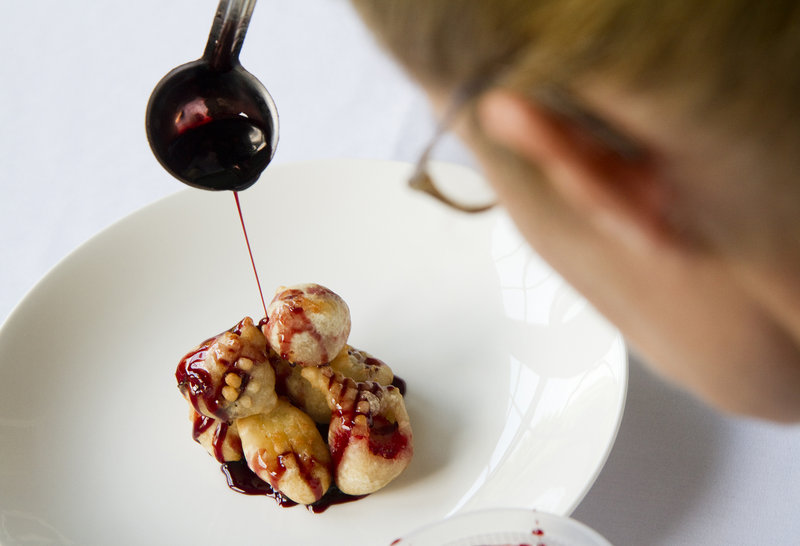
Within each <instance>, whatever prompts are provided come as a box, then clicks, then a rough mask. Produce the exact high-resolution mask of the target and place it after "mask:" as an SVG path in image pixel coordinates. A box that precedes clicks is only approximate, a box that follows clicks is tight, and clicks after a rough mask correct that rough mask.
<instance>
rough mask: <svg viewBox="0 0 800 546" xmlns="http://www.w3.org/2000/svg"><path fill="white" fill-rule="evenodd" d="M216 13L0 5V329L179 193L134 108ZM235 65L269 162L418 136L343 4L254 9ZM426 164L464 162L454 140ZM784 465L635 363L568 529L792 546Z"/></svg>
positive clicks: (424, 130)
mask: <svg viewBox="0 0 800 546" xmlns="http://www.w3.org/2000/svg"><path fill="white" fill-rule="evenodd" d="M215 7H216V0H166V1H163V0H138V1H136V2H122V1H119V0H109V1H106V2H99V1H95V2H90V1H88V0H77V1H73V2H56V1H55V0H43V1H40V2H12V1H10V0H9V1H7V2H4V4H3V8H4V9H3V10H2V11H3V17H2V21H3V30H2V32H1V33H0V50H2V51H3V56H2V58H0V286H2V290H0V320H5V318H6V317H7V316H8V315H9V313H10V312H11V311H12V309H13V307H14V306H15V305H16V304H17V303H18V302H19V301H20V300H21V299H22V298H23V297H24V295H25V293H26V292H27V291H28V290H29V289H30V288H32V287H33V285H34V284H35V283H36V281H37V280H38V279H39V278H41V277H42V276H43V275H44V274H45V273H46V272H47V271H48V270H49V269H50V268H51V267H53V266H54V265H56V263H57V262H58V261H59V260H61V259H62V258H63V257H64V256H66V255H67V254H68V253H69V252H71V251H72V250H74V249H75V248H76V247H77V246H79V245H80V244H81V243H82V242H84V241H85V240H87V239H88V238H89V237H91V236H92V235H94V234H95V233H97V232H98V231H100V230H102V229H103V228H105V227H106V226H108V225H109V224H111V223H113V222H114V221H116V220H118V219H120V218H122V217H124V216H126V215H128V214H129V213H131V212H133V211H135V210H137V209H139V208H140V207H143V206H145V205H147V204H149V203H152V202H153V201H155V200H157V199H159V198H160V197H163V196H165V195H168V194H171V193H174V192H176V191H178V190H180V189H182V188H183V186H182V185H181V184H179V183H178V182H176V181H175V180H173V179H172V178H171V177H170V176H169V175H167V174H166V173H165V172H164V171H163V170H162V169H161V167H160V166H159V165H158V164H157V163H156V161H155V159H154V158H153V156H152V155H151V153H150V150H149V148H148V145H147V142H146V140H145V135H144V120H143V116H144V109H145V105H146V103H147V98H148V96H149V93H150V91H151V90H152V88H153V86H154V85H155V83H156V82H157V81H158V80H159V79H160V77H161V76H162V75H163V74H164V73H166V72H167V71H168V70H169V69H171V68H172V67H174V66H176V65H179V64H182V63H183V62H187V61H189V60H192V59H195V58H197V57H198V56H199V55H200V54H201V53H202V50H203V47H204V46H205V40H206V37H207V34H208V30H209V27H210V23H211V18H212V16H213V13H214V10H215ZM241 58H242V63H243V64H244V66H245V67H246V68H248V69H249V70H251V71H252V72H253V73H255V74H256V75H257V76H258V77H259V78H260V79H261V80H262V81H263V82H264V83H265V85H266V86H267V88H268V89H269V90H270V92H271V93H272V95H273V97H274V99H275V101H276V103H277V104H278V107H279V110H280V114H281V141H280V145H279V147H278V153H277V155H276V158H275V162H276V163H286V162H293V161H298V160H307V159H318V158H338V157H353V158H380V159H398V160H406V161H411V160H413V159H414V158H415V156H416V154H417V153H418V151H419V149H420V147H421V146H422V144H423V143H424V141H425V140H426V138H428V136H429V134H430V132H431V130H432V122H431V116H430V110H429V109H428V106H427V104H426V102H425V100H424V98H423V97H422V95H421V94H420V93H419V92H418V91H417V90H416V89H415V88H414V86H413V85H412V84H411V83H409V81H408V80H407V79H405V77H404V76H403V75H402V74H401V73H400V72H399V71H398V70H397V68H396V67H395V66H394V65H393V64H392V63H391V62H390V61H388V60H387V59H386V58H385V57H384V56H383V55H382V54H381V53H380V52H379V51H378V50H377V48H376V47H375V46H374V44H373V43H372V40H371V38H370V37H369V35H368V34H367V33H366V32H365V31H364V29H363V28H362V27H361V25H360V22H359V21H358V20H357V19H356V17H355V16H354V14H353V13H352V11H351V9H350V7H349V5H348V4H346V3H345V2H344V1H343V0H293V1H291V2H288V1H279V0H261V2H259V4H258V6H257V7H256V11H255V14H254V16H253V20H252V23H251V26H250V31H249V33H248V36H247V40H246V41H245V45H244V50H243V52H242V56H241ZM442 157H443V158H444V159H450V160H453V161H456V162H469V161H470V159H469V156H468V154H467V153H466V152H465V151H464V150H463V149H462V148H459V147H458V146H455V145H453V146H450V147H449V148H447V149H446V150H444V152H443V155H442ZM0 359H2V355H0ZM799 394H800V393H799ZM765 395H767V394H765ZM798 460H800V427H797V426H778V425H773V424H766V423H760V422H754V421H748V420H739V419H733V418H730V417H725V416H721V415H718V414H716V413H714V412H713V411H711V410H709V409H707V408H706V407H704V406H703V405H702V404H699V403H698V402H696V401H694V400H693V399H692V398H690V397H688V396H686V395H685V394H683V393H681V392H679V391H677V390H675V389H673V388H671V387H670V386H667V385H665V384H664V383H663V382H661V381H660V380H659V379H657V378H655V377H654V376H653V375H652V374H651V373H650V372H648V371H647V370H646V369H645V368H644V367H643V366H642V365H641V364H640V363H639V362H638V361H637V360H636V359H635V358H634V359H633V361H632V362H631V371H630V390H629V395H628V402H627V407H626V410H625V415H624V418H623V422H622V426H621V429H620V432H619V436H618V439H617V442H616V444H615V447H614V449H613V451H612V453H611V455H610V458H609V460H608V462H607V464H606V466H605V467H604V469H603V471H602V472H601V474H600V476H599V478H598V480H597V482H596V483H595V485H594V486H593V487H592V489H591V490H590V491H589V493H588V494H587V496H586V498H585V499H584V500H583V502H582V503H581V504H580V505H579V506H578V508H577V509H576V510H575V512H574V513H573V517H575V518H576V519H579V520H581V521H583V522H584V523H586V524H588V525H590V526H592V527H594V528H596V529H597V530H598V531H600V532H601V533H602V534H604V535H605V536H606V537H608V539H609V540H611V541H612V542H613V543H614V544H617V545H618V546H623V545H643V544H653V545H658V544H665V545H666V544H669V545H671V546H672V545H675V544H703V545H706V544H709V545H712V544H800V517H798V515H797V507H798V506H800V472H798V470H799V469H800V464H798ZM0 496H2V492H0Z"/></svg>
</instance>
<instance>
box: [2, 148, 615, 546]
mask: <svg viewBox="0 0 800 546" xmlns="http://www.w3.org/2000/svg"><path fill="white" fill-rule="evenodd" d="M438 170H439V173H438V176H440V177H445V178H448V179H455V180H457V179H458V178H459V177H466V176H469V174H468V173H467V172H466V171H465V170H464V169H463V168H459V167H454V166H439V167H438ZM409 172H410V166H409V165H405V164H400V163H389V162H378V161H321V162H311V163H302V164H295V165H285V166H279V167H271V168H270V169H268V171H267V172H266V173H265V175H264V176H263V178H262V180H261V181H259V183H258V184H256V185H255V186H254V187H253V188H251V189H249V190H247V191H246V192H243V193H242V194H241V200H242V208H243V210H244V215H245V219H246V221H247V224H248V228H249V232H250V240H251V243H252V246H253V251H254V254H255V259H256V263H257V265H258V267H259V271H260V273H261V282H262V285H263V286H264V288H265V291H266V292H267V294H266V295H267V297H270V295H271V292H272V290H273V289H274V288H276V287H277V286H278V285H282V284H294V283H301V282H318V283H321V284H324V285H326V286H328V287H329V288H331V289H333V290H334V291H336V292H337V293H339V294H340V295H341V296H342V297H343V298H344V299H345V300H346V301H347V302H348V304H349V306H350V309H351V312H352V322H353V328H352V333H351V336H350V342H351V344H352V345H354V346H356V347H359V348H362V349H364V350H367V351H369V352H371V353H373V354H374V355H376V356H377V357H379V358H381V359H383V360H385V361H386V362H387V363H389V364H390V365H391V366H392V367H393V368H394V370H395V371H396V373H397V374H398V375H400V376H401V377H403V378H404V379H406V381H407V382H408V389H409V390H408V396H407V406H408V410H409V413H410V415H411V419H412V424H413V427H414V439H415V448H416V454H415V457H414V460H413V461H412V463H411V466H410V467H409V468H408V469H407V471H406V472H405V473H404V474H403V475H401V476H400V477H399V478H398V479H397V480H395V481H394V482H393V483H391V484H390V485H389V486H388V487H387V488H385V489H384V490H382V491H380V492H378V493H376V494H373V495H371V496H369V497H367V498H365V499H363V500H360V501H358V502H354V503H350V504H345V505H339V506H334V507H332V508H331V509H329V510H328V511H327V512H325V513H323V514H319V515H315V514H311V513H310V512H307V511H306V510H304V509H302V508H298V507H296V508H292V509H282V508H279V507H278V506H276V505H275V504H274V503H273V502H272V501H271V500H270V499H265V498H257V497H247V496H244V495H239V494H236V493H234V492H232V491H230V490H228V488H227V486H226V484H225V482H224V480H223V476H222V474H221V473H220V472H219V467H218V465H217V464H216V463H215V461H214V460H213V459H211V458H210V457H209V456H208V455H206V454H205V452H204V451H203V450H202V449H201V448H200V447H199V446H197V445H196V444H195V443H194V442H193V441H192V439H191V434H190V425H189V422H188V420H187V406H186V403H185V402H184V401H183V399H182V398H181V396H180V394H179V393H178V391H177V389H176V386H175V378H174V371H175V368H176V366H177V363H178V360H179V359H180V358H181V356H182V355H183V354H185V352H186V351H187V350H189V349H190V348H192V347H193V346H194V345H195V344H197V343H198V342H200V341H201V340H203V339H204V338H206V337H208V336H210V335H213V334H216V333H217V332H219V331H221V330H224V329H226V328H228V327H230V326H232V325H233V324H235V323H236V322H238V321H239V320H240V319H241V318H242V317H243V316H244V315H248V314H249V315H251V316H253V317H254V318H258V317H260V316H261V315H263V311H261V302H260V301H259V298H258V295H257V290H256V285H255V282H254V280H253V274H252V271H251V269H250V264H249V258H248V255H247V250H246V247H245V245H244V242H243V238H242V236H241V228H240V225H239V219H238V216H237V215H236V211H235V205H234V200H233V197H232V196H231V195H230V194H229V193H207V192H202V191H198V190H187V191H184V192H181V193H179V194H177V195H174V196H172V197H169V198H167V199H164V200H162V201H159V202H157V203H155V204H153V205H151V206H148V207H146V208H145V209H143V210H141V211H139V212H137V213H136V214H133V215H132V216H130V217H129V218H126V219H124V220H122V221H120V222H118V223H117V224H115V225H114V226H112V227H110V228H109V229H107V230H105V231H103V232H102V233H100V234H99V235H97V236H96V237H94V238H93V239H91V240H90V241H89V242H87V243H86V244H85V245H83V246H82V247H81V248H79V249H78V250H77V251H75V252H74V253H73V254H72V255H70V256H69V257H68V258H66V259H65V260H64V261H63V262H62V263H60V264H59V265H58V266H57V267H56V268H55V269H54V270H53V271H51V272H50V273H49V274H48V275H47V276H46V277H45V278H44V279H43V280H42V281H41V282H40V283H39V284H38V285H37V286H36V287H35V288H34V289H33V290H32V291H31V293H30V294H28V296H27V297H26V298H25V299H24V300H23V301H22V302H21V304H20V305H19V306H18V307H17V308H16V309H15V311H14V312H13V313H12V314H11V316H10V317H9V319H8V320H7V322H6V323H5V324H4V325H3V327H2V328H1V329H0V354H1V355H2V357H0V358H2V360H1V361H0V461H2V466H0V542H2V543H3V544H16V543H23V542H26V541H28V542H36V541H39V542H41V543H47V542H51V543H65V544H67V543H73V542H74V543H81V544H126V543H131V544H141V543H148V544H198V545H199V544H225V543H227V544H232V543H238V544H263V543H265V542H269V543H272V544H314V543H318V542H319V540H320V539H321V538H324V539H325V543H326V544H329V545H336V544H343V545H344V544H354V543H359V544H385V543H388V542H390V541H391V540H393V539H394V538H397V537H398V536H400V535H401V534H402V533H403V532H405V531H406V530H407V529H408V528H414V527H418V526H421V525H423V524H425V523H428V522H433V521H437V520H440V519H442V518H444V517H446V516H448V515H451V514H454V513H457V512H459V511H464V510H476V509H483V508H491V507H497V506H519V507H526V508H536V509H539V510H543V511H547V512H552V513H556V514H568V513H570V512H571V510H572V509H573V508H574V507H575V505H576V504H577V503H578V502H579V501H580V500H581V499H582V498H583V496H584V494H585V493H586V491H587V490H588V488H589V487H590V486H591V485H592V483H593V482H594V479H595V477H596V475H597V473H598V472H599V470H600V468H601V467H602V465H603V463H604V462H605V460H606V457H607V455H608V452H609V450H610V449H611V446H612V444H613V441H614V437H615V434H616V432H617V428H618V426H619V422H620V418H621V415H622V410H623V405H624V400H625V392H626V384H627V383H626V382H627V363H626V354H625V347H624V344H623V342H622V338H621V337H620V335H619V333H618V332H617V331H616V330H615V329H614V328H612V327H611V326H609V325H608V324H607V323H606V322H605V321H604V320H603V319H602V318H601V317H599V316H598V315H597V314H596V313H595V312H594V311H593V310H592V308H591V307H590V306H589V305H587V304H586V303H585V301H584V300H583V299H581V298H580V297H579V296H577V295H576V294H575V293H574V292H573V291H572V290H571V289H570V288H569V287H568V286H566V285H565V284H564V282H563V281H562V280H561V279H560V278H559V277H558V276H557V275H555V274H554V273H553V272H552V271H551V270H550V269H549V268H548V267H547V266H546V265H545V264H544V263H542V262H541V260H540V259H539V258H538V257H537V256H536V255H535V254H533V253H532V252H531V251H530V250H529V249H528V247H527V246H526V245H525V244H524V243H523V242H522V240H521V239H520V237H519V236H518V234H517V233H516V231H515V230H514V228H513V227H512V225H511V223H510V221H509V220H508V218H507V217H506V216H505V215H504V214H503V213H502V212H500V211H493V212H491V213H488V214H484V215H481V216H479V217H474V216H467V215H463V214H458V213H453V212H450V211H448V210H445V209H443V208H442V207H441V206H439V205H438V204H437V203H435V202H433V201H432V200H430V199H429V198H427V197H426V196H424V195H417V194H415V193H412V192H410V191H409V190H407V188H406V185H405V179H406V177H407V176H408V174H409ZM354 533H355V535H354ZM354 537H355V538H354ZM359 537H360V538H359Z"/></svg>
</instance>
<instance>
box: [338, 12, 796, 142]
mask: <svg viewBox="0 0 800 546" xmlns="http://www.w3.org/2000/svg"><path fill="white" fill-rule="evenodd" d="M352 1H353V4H354V5H355V6H356V8H357V9H358V11H359V12H360V14H361V16H362V17H363V18H364V20H365V21H366V22H367V24H368V25H369V26H370V27H371V28H372V29H373V30H374V31H375V33H376V34H377V36H378V38H379V39H380V40H381V41H382V42H383V44H384V45H385V46H386V47H387V48H388V49H389V50H390V51H391V53H392V54H393V55H394V56H395V57H396V58H397V59H398V60H399V61H400V62H401V63H402V64H403V65H404V66H405V68H406V69H407V70H408V71H409V73H411V74H412V75H413V76H414V77H416V78H417V79H418V80H419V81H420V82H421V83H422V84H423V85H425V86H426V87H429V88H433V89H439V90H452V89H455V88H458V87H459V86H461V85H464V84H465V83H466V82H469V81H473V80H475V79H476V78H498V77H499V75H502V83H503V84H504V85H506V86H508V87H511V88H515V89H519V90H521V91H523V92H530V91H531V90H534V89H535V88H537V87H539V86H542V85H557V86H559V87H562V88H565V89H571V88H575V87H576V86H579V85H580V84H581V82H582V81H585V80H586V79H587V78H591V77H597V76H601V77H612V78H614V79H615V80H616V81H617V82H618V83H620V84H622V85H625V86H627V87H628V88H630V89H631V90H633V91H637V92H644V93H649V94H650V95H652V96H653V97H654V98H655V99H657V100H663V101H669V102H671V103H675V102H677V103H679V104H680V109H682V110H683V113H684V114H685V115H688V116H701V118H702V119H701V122H705V121H711V120H713V121H714V122H715V123H724V124H725V130H726V131H731V130H734V131H736V132H750V131H756V132H758V133H760V134H761V135H765V136H767V137H768V138H769V137H770V136H771V138H781V139H785V138H791V139H792V140H793V141H794V140H800V138H798V135H800V2H797V1H796V0H770V1H768V2H758V1H755V0H666V1H656V0H352ZM776 135H779V136H776Z"/></svg>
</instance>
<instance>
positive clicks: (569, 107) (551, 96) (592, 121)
mask: <svg viewBox="0 0 800 546" xmlns="http://www.w3.org/2000/svg"><path fill="white" fill-rule="evenodd" d="M488 81H490V80H483V81H482V83H479V84H477V85H474V84H473V85H471V86H466V87H464V88H462V89H461V90H460V91H459V92H457V93H456V95H455V97H454V99H453V100H452V101H451V103H450V105H449V106H448V107H447V110H446V111H445V113H444V115H443V116H442V118H441V120H440V121H439V123H438V125H437V127H436V132H435V133H434V135H433V138H431V141H430V143H429V144H428V145H427V146H426V147H425V149H424V150H423V152H422V154H421V156H420V158H419V160H418V161H417V164H416V167H415V169H414V172H413V174H412V175H411V177H410V178H409V180H408V185H409V186H410V187H411V188H412V189H414V190H417V191H421V192H424V193H427V194H428V195H430V196H432V197H434V198H435V199H437V200H438V201H440V202H442V203H444V204H445V205H447V206H449V207H450V208H453V209H456V210H459V211H461V212H467V213H478V212H484V211H487V210H489V209H491V208H493V207H494V206H495V205H496V203H488V204H481V205H470V204H465V203H463V202H461V201H459V200H455V199H453V198H451V197H450V196H449V195H447V194H446V193H444V192H442V191H441V190H440V188H439V187H437V185H436V183H435V182H434V179H433V177H432V176H431V174H430V172H429V161H430V157H431V153H432V152H433V150H434V148H435V147H436V145H437V144H438V143H439V142H440V141H441V139H442V137H443V136H444V135H445V134H446V133H447V132H448V131H449V130H450V126H451V125H452V123H453V122H454V121H455V119H456V117H458V114H459V113H460V112H461V110H462V109H463V108H464V106H465V105H466V104H467V103H468V102H469V101H471V100H473V99H475V98H476V97H477V96H478V95H480V93H481V92H482V91H483V90H484V89H486V87H487V82H488ZM535 100H536V101H537V102H538V103H539V104H541V105H543V106H544V107H546V108H547V109H548V110H550V111H551V112H552V113H553V114H555V115H558V116H561V117H563V118H565V119H569V120H571V121H572V122H573V123H576V124H578V125H580V126H581V127H582V128H583V130H584V131H586V133H587V134H589V135H591V136H592V137H593V138H594V139H596V140H597V141H598V142H601V143H602V144H603V145H605V146H606V147H607V148H608V149H609V150H612V151H613V152H615V153H616V154H618V155H620V156H621V157H623V158H625V159H627V160H629V161H637V160H641V158H642V157H644V156H645V152H644V150H643V149H642V148H641V147H640V146H639V145H638V144H637V143H636V142H634V141H633V140H631V139H630V138H629V137H628V136H627V135H624V134H622V133H620V132H619V131H618V130H616V129H615V128H614V127H611V126H610V125H608V123H606V121H605V120H603V119H601V118H598V117H597V116H595V115H594V114H593V113H591V112H590V111H589V110H587V109H585V108H583V107H582V106H580V104H579V103H578V101H576V100H575V99H574V98H573V97H572V96H571V95H570V94H569V93H567V92H565V91H564V90H563V89H558V88H555V87H552V86H549V87H542V88H540V89H539V90H537V92H536V93H535Z"/></svg>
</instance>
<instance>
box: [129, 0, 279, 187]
mask: <svg viewBox="0 0 800 546" xmlns="http://www.w3.org/2000/svg"><path fill="white" fill-rule="evenodd" d="M255 3H256V0H221V1H220V3H219V6H218V7H217V14H216V16H215V18H214V23H213V25H212V27H211V32H210V34H209V36H208V43H207V45H206V49H205V52H204V53H203V56H202V57H201V58H200V59H198V60H196V61H193V62H190V63H187V64H184V65H181V66H179V67H177V68H175V69H173V70H172V71H170V72H169V73H168V74H167V75H166V76H164V77H163V78H162V79H161V81H160V82H158V84H157V85H156V87H155V89H153V93H152V94H151V95H150V100H149V102H148V104H147V113H146V117H145V127H146V130H147V140H148V141H149V142H150V148H151V149H152V150H153V154H155V156H156V158H157V159H158V161H159V162H160V163H161V165H162V166H163V167H164V168H165V169H166V170H167V171H168V172H169V173H170V174H172V175H173V176H174V177H175V178H177V179H178V180H180V181H181V182H184V183H185V184H188V185H190V186H194V187H196V188H202V189H205V190H233V191H240V190H244V189H246V188H249V187H250V186H252V185H253V184H254V183H255V182H256V180H258V177H259V176H260V175H261V173H262V172H263V170H264V169H265V168H266V167H267V165H269V163H270V161H272V157H273V155H274V154H275V148H276V147H277V145H278V111H277V109H276V108H275V102H274V101H273V100H272V97H271V96H270V94H269V93H268V92H267V89H266V88H265V87H264V86H263V85H262V84H261V82H259V81H258V79H256V77H255V76H253V75H252V74H251V73H250V72H248V71H247V70H245V69H244V68H243V67H242V65H241V64H240V62H239V52H240V51H241V49H242V42H243V41H244V36H245V34H246V32H247V26H248V24H249V23H250V16H251V15H252V13H253V8H254V7H255Z"/></svg>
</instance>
